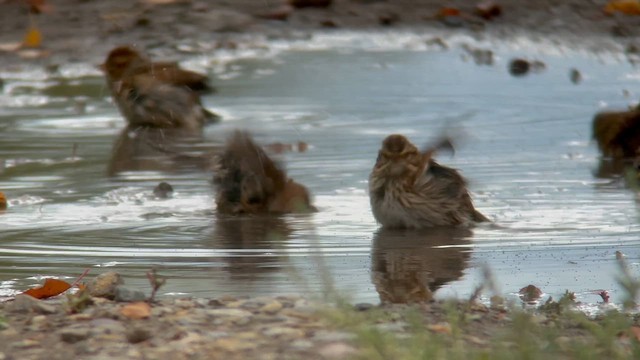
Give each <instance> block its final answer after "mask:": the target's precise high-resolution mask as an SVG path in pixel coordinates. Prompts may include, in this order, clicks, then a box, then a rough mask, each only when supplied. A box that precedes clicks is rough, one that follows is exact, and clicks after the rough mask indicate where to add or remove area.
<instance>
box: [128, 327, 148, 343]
mask: <svg viewBox="0 0 640 360" xmlns="http://www.w3.org/2000/svg"><path fill="white" fill-rule="evenodd" d="M152 336H153V334H152V333H151V331H150V330H148V329H145V328H141V327H134V328H132V329H129V330H127V340H128V341H129V342H130V343H132V344H137V343H140V342H143V341H145V340H148V339H151V337H152Z"/></svg>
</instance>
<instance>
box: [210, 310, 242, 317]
mask: <svg viewBox="0 0 640 360" xmlns="http://www.w3.org/2000/svg"><path fill="white" fill-rule="evenodd" d="M205 313H206V314H207V315H211V316H215V317H239V318H243V317H251V316H252V315H253V314H252V313H251V312H249V311H247V310H242V309H208V310H205Z"/></svg>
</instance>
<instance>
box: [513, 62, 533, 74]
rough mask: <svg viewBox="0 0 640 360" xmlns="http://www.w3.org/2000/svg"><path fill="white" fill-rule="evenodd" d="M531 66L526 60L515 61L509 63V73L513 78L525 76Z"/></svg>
mask: <svg viewBox="0 0 640 360" xmlns="http://www.w3.org/2000/svg"><path fill="white" fill-rule="evenodd" d="M530 67H531V65H530V64H529V62H528V61H527V60H525V59H513V60H511V62H510V63H509V73H510V74H511V75H513V76H524V75H526V74H527V73H528V72H529V68H530Z"/></svg>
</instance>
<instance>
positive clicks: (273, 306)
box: [260, 300, 282, 314]
mask: <svg viewBox="0 0 640 360" xmlns="http://www.w3.org/2000/svg"><path fill="white" fill-rule="evenodd" d="M280 310H282V304H281V303H280V302H279V301H276V300H274V301H271V302H269V303H267V304H265V305H264V306H263V307H261V308H260V311H261V312H263V313H267V314H275V313H277V312H278V311H280Z"/></svg>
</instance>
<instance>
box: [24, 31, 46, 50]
mask: <svg viewBox="0 0 640 360" xmlns="http://www.w3.org/2000/svg"><path fill="white" fill-rule="evenodd" d="M41 45H42V34H41V33H40V30H38V28H37V27H35V26H31V27H29V30H28V31H27V33H26V34H25V35H24V39H23V40H22V46H23V47H25V48H39V47H40V46H41Z"/></svg>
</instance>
